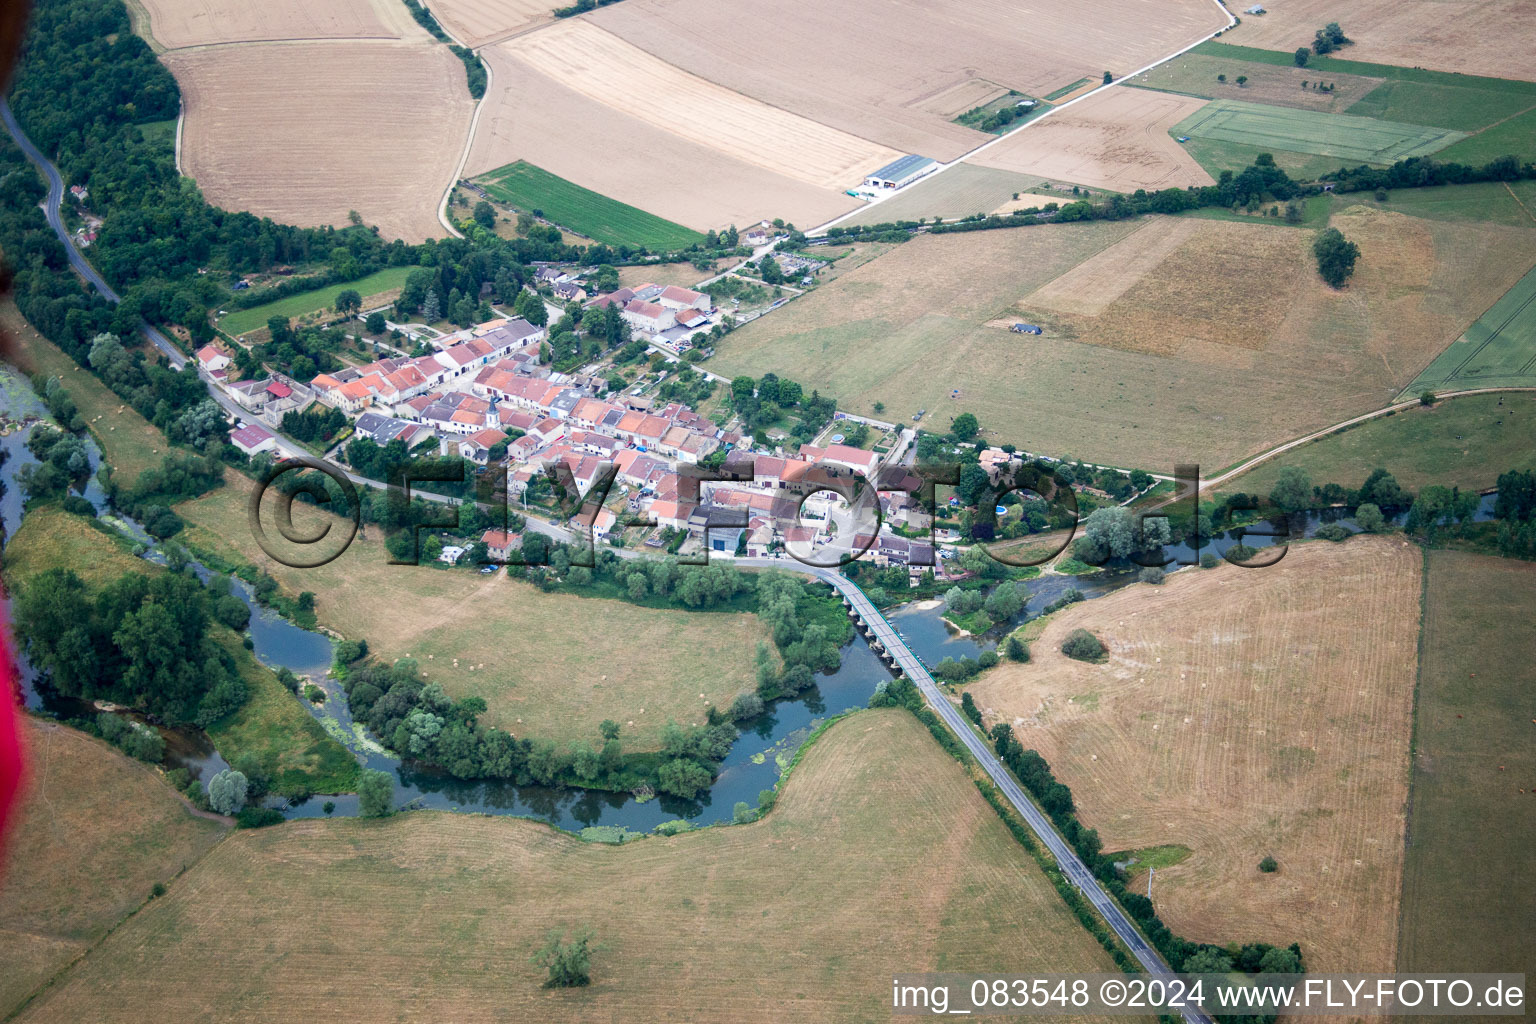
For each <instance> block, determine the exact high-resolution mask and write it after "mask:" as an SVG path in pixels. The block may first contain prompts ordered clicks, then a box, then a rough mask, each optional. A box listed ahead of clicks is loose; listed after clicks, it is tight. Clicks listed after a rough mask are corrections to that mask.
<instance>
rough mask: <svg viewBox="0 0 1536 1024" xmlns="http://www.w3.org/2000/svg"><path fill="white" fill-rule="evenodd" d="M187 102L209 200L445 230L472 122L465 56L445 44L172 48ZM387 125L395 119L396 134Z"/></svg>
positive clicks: (266, 211)
mask: <svg viewBox="0 0 1536 1024" xmlns="http://www.w3.org/2000/svg"><path fill="white" fill-rule="evenodd" d="M164 59H165V62H166V64H167V66H169V67H170V69H171V70H172V72H174V73H175V75H176V80H177V81H178V82H179V83H180V84H181V89H182V101H183V104H184V109H185V111H186V121H185V127H184V130H183V146H182V167H183V169H184V171H185V172H186V173H187V174H188V175H190V176H192V177H194V178H196V179H197V183H198V185H199V187H200V188H201V189H202V190H203V193H204V194H205V195H206V196H207V197H208V200H209V201H210V202H212V203H215V204H217V205H219V206H222V207H225V208H226V209H232V210H248V211H250V212H251V213H254V214H256V215H258V216H264V217H271V218H272V219H274V220H276V221H279V222H281V223H288V224H301V225H317V224H333V225H337V226H342V225H345V224H347V222H348V219H347V216H348V212H349V211H351V210H356V211H357V212H358V213H359V214H361V215H362V217H363V220H364V221H365V222H367V223H369V224H376V225H378V227H379V229H380V231H381V232H382V234H383V236H384V237H385V238H396V237H398V238H403V239H405V240H406V241H411V242H417V241H421V240H422V239H424V238H429V237H435V236H437V235H440V234H442V231H443V229H442V227H441V225H440V224H439V223H438V220H437V206H438V202H439V200H440V199H441V198H442V194H443V189H445V188H446V187H447V186H448V183H449V179H450V178H451V177H452V176H453V169H454V166H455V165H456V164H457V162H458V159H459V153H460V151H461V149H462V147H463V145H464V138H465V133H466V132H467V131H468V128H469V118H470V113H471V111H472V109H473V106H474V104H473V101H471V100H470V98H469V93H468V90H467V89H466V86H465V82H464V66H463V64H461V63H460V62H459V60H458V59H457V58H456V57H454V56H453V54H451V53H449V52H448V48H447V47H445V46H440V45H437V44H433V43H425V42H423V43H395V42H305V43H275V44H251V45H241V46H231V47H214V48H210V49H198V50H187V51H179V52H173V53H170V54H167V55H166V57H165V58H164ZM381 125H388V131H387V132H386V133H382V134H381V132H380V126H381Z"/></svg>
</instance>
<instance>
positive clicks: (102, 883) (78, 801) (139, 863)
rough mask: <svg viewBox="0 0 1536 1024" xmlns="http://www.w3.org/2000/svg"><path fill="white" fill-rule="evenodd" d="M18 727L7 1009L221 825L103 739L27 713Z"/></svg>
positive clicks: (4, 906) (186, 861)
mask: <svg viewBox="0 0 1536 1024" xmlns="http://www.w3.org/2000/svg"><path fill="white" fill-rule="evenodd" d="M22 739H23V741H24V742H25V743H26V747H27V756H28V771H29V772H30V775H29V778H28V780H27V783H26V788H25V789H24V790H23V791H22V793H21V802H20V804H19V810H18V816H17V818H16V823H15V826H14V828H13V829H12V831H11V832H10V833H9V834H8V835H7V836H6V842H5V848H4V858H3V862H0V883H3V884H0V963H3V964H5V970H3V971H0V1014H5V1015H9V1014H10V1013H12V1012H13V1011H15V1009H16V1008H17V1007H18V1006H20V1005H21V1003H22V1001H23V1000H25V999H26V998H27V997H28V996H29V995H31V994H32V992H34V991H35V990H36V989H37V988H38V986H40V985H42V984H43V983H44V982H46V981H47V980H48V979H49V978H51V977H53V976H54V974H56V973H57V972H58V971H60V970H61V969H63V968H64V967H65V966H67V965H68V964H69V963H70V961H72V960H74V959H75V958H76V957H78V956H80V955H81V954H82V953H84V952H85V951H86V950H88V949H89V948H90V947H91V946H92V945H94V944H95V943H96V942H98V941H99V940H100V939H101V937H102V936H103V935H105V934H106V933H107V932H108V931H110V930H111V929H112V928H114V927H116V926H117V924H118V923H119V922H120V921H122V919H123V918H124V917H126V916H128V915H129V914H131V913H133V911H134V910H136V909H138V907H139V905H140V904H141V903H143V902H144V901H145V900H147V899H148V898H149V895H150V888H151V887H152V886H154V885H155V884H156V883H157V882H169V881H171V879H173V878H175V877H176V875H177V873H178V872H180V871H181V870H182V869H183V868H185V867H187V866H188V865H190V864H191V863H192V862H194V861H196V860H197V859H198V858H199V857H201V856H202V855H203V854H204V853H206V852H207V851H208V849H209V848H210V847H212V846H213V844H214V843H216V842H218V840H219V837H220V836H222V835H223V834H224V831H225V826H223V825H221V824H220V823H218V822H216V821H209V820H207V819H204V818H199V817H196V816H194V815H193V814H192V812H191V811H190V810H189V809H188V808H187V806H186V805H185V804H184V803H182V801H181V799H180V798H179V797H178V796H177V795H176V794H175V793H174V792H173V791H172V790H171V788H170V787H169V786H167V785H166V784H165V783H164V782H162V781H161V780H160V779H159V778H158V777H157V775H156V773H155V772H154V770H153V769H151V768H149V767H148V766H146V765H143V764H140V763H139V762H137V761H134V760H131V759H130V758H128V757H125V756H124V755H123V754H121V753H119V752H118V751H116V750H114V749H113V748H112V747H110V746H108V745H107V744H106V743H104V742H102V741H101V740H98V739H94V738H93V737H90V736H87V735H85V734H84V733H82V732H77V731H75V730H74V729H70V728H66V727H65V726H62V725H59V724H57V723H55V722H44V721H42V720H40V719H33V718H28V719H26V720H25V722H24V723H23V726H22ZM89 1017H90V1015H87V1017H83V1018H81V1019H82V1020H85V1019H89Z"/></svg>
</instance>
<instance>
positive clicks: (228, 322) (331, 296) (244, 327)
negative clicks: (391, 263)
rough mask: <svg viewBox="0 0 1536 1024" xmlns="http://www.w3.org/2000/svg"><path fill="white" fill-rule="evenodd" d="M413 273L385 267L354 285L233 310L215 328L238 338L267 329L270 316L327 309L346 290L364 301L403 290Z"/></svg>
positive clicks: (292, 316) (329, 287)
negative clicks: (374, 296)
mask: <svg viewBox="0 0 1536 1024" xmlns="http://www.w3.org/2000/svg"><path fill="white" fill-rule="evenodd" d="M415 269H416V268H415V267H386V268H384V269H383V270H380V271H378V272H376V273H373V274H369V275H368V276H367V277H364V278H359V279H358V280H356V281H346V282H343V283H342V284H333V285H327V286H326V287H324V288H316V289H315V290H314V291H308V292H300V293H299V294H297V295H290V296H288V297H287V298H285V299H278V300H276V301H275V302H268V303H265V304H264V305H260V306H252V307H251V308H250V309H237V310H235V311H233V312H232V313H230V314H229V315H228V316H226V317H225V318H224V319H222V320H220V321H219V328H220V330H222V331H224V332H225V333H226V334H231V335H240V334H244V333H246V332H247V331H254V330H257V329H259V328H262V327H265V326H267V321H268V320H270V319H271V318H272V317H274V316H286V317H288V319H290V320H291V319H293V318H294V317H296V316H304V315H305V314H307V313H315V312H318V311H320V310H322V309H330V308H331V307H333V306H335V304H336V296H338V295H340V294H341V293H342V292H343V291H346V290H347V289H348V288H350V289H352V290H353V291H355V292H357V293H358V294H359V295H361V296H362V297H363V298H365V299H366V298H367V297H368V296H370V295H379V294H382V293H384V292H389V291H395V290H397V289H400V288H403V287H405V279H406V278H407V277H409V276H410V274H411V271H413V270H415Z"/></svg>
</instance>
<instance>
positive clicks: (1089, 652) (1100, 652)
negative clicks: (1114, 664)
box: [1061, 629, 1105, 661]
mask: <svg viewBox="0 0 1536 1024" xmlns="http://www.w3.org/2000/svg"><path fill="white" fill-rule="evenodd" d="M1061 653H1062V654H1065V655H1066V656H1067V657H1069V658H1075V659H1076V660H1078V661H1098V660H1099V659H1100V658H1102V657H1104V654H1105V650H1104V644H1103V643H1102V642H1100V640H1099V638H1098V637H1096V636H1094V635H1093V634H1092V633H1090V632H1088V631H1087V630H1086V629H1074V630H1073V631H1072V632H1071V633H1068V634H1067V638H1066V639H1065V640H1063V641H1062V643H1061Z"/></svg>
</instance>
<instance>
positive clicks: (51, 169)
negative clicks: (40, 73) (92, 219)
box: [0, 99, 187, 370]
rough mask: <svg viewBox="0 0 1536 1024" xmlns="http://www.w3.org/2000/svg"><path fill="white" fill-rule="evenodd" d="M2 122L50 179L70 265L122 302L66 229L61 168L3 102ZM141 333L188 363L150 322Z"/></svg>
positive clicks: (53, 210)
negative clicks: (62, 212) (36, 143)
mask: <svg viewBox="0 0 1536 1024" xmlns="http://www.w3.org/2000/svg"><path fill="white" fill-rule="evenodd" d="M0 121H4V122H5V130H6V131H8V132H10V133H11V138H13V139H15V140H16V145H18V146H20V147H21V151H22V152H23V153H24V154H26V157H27V159H28V160H30V161H32V163H34V164H36V165H37V169H38V170H40V171H42V172H43V177H45V178H47V179H48V198H47V199H46V200H45V201H44V203H43V215H44V216H46V217H47V218H48V226H49V227H51V228H53V231H54V234H56V235H58V236H59V241H60V242H63V243H64V252H65V254H66V255H67V256H68V257H69V265H70V266H72V267H74V268H75V273H77V274H79V275H80V276H81V277H83V278H85V281H86V283H87V284H89V285H90V286H91V287H92V288H95V289H96V290H97V291H98V292H100V293H101V297H102V298H104V299H106V300H107V301H108V302H111V303H114V304H116V303H118V302H121V301H122V298H121V297H120V296H119V295H118V294H117V292H115V291H113V290H112V286H111V285H109V284H107V282H106V281H105V280H103V279H102V276H101V275H100V274H98V273H97V272H96V268H95V267H93V266H91V263H90V261H89V260H87V259H86V258H85V256H84V254H83V253H81V252H80V250H79V249H77V248H76V247H75V240H74V239H73V238H71V237H69V232H68V231H67V230H65V228H64V217H63V215H62V214H61V213H60V211H59V207H60V205H61V204H62V203H63V201H64V179H63V178H62V177H61V176H60V175H59V169H58V168H57V167H55V166H54V165H53V161H52V160H49V159H48V158H47V157H46V156H44V155H43V154H42V151H41V150H39V149H38V148H37V147H36V146H34V145H32V140H31V139H29V138H27V133H26V132H24V131H22V130H21V125H20V124H18V123H17V122H16V115H15V114H14V113H12V112H11V105H10V104H9V103H7V102H6V101H5V100H3V99H0ZM139 330H140V331H143V332H144V336H145V337H146V338H148V339H149V340H150V342H151V343H152V344H153V345H154V346H155V348H157V349H159V350H160V351H161V352H164V353H165V357H166V358H167V359H169V360H170V361H171V365H172V366H174V367H176V368H177V369H178V370H179V369H181V367H182V365H183V364H185V363H186V361H187V357H186V356H185V355H184V354H182V351H181V349H179V348H177V347H176V346H175V345H174V344H173V343H172V342H171V339H170V338H167V337H166V336H165V335H164V334H162V333H160V331H159V330H158V329H157V328H155V327H154V326H152V325H151V324H149V323H148V322H147V321H144V320H140V321H139Z"/></svg>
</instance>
